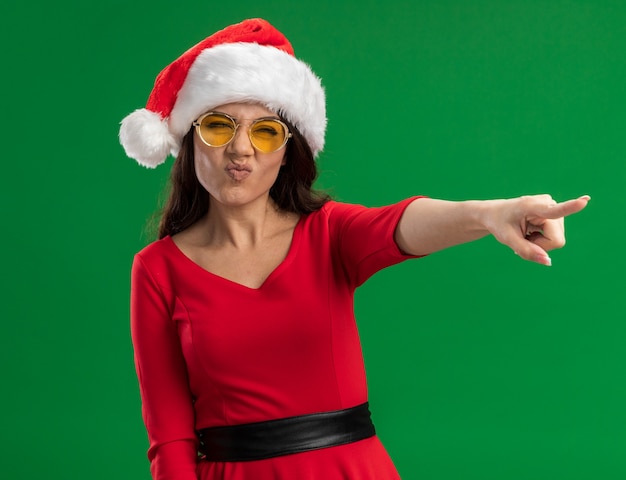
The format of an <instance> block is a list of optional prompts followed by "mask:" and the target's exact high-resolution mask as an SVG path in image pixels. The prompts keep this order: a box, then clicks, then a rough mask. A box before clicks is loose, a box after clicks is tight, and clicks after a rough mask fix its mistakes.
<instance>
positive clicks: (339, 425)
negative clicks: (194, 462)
mask: <svg viewBox="0 0 626 480" xmlns="http://www.w3.org/2000/svg"><path fill="white" fill-rule="evenodd" d="M375 434H376V430H375V429H374V425H373V424H372V420H371V418H370V410H369V405H368V403H367V402H366V403H364V404H362V405H358V406H356V407H352V408H347V409H345V410H336V411H333V412H324V413H313V414H311V415H299V416H296V417H288V418H281V419H278V420H270V421H267V422H258V423H247V424H244V425H232V426H228V427H211V428H204V429H202V430H200V431H199V432H198V436H199V438H200V453H202V454H204V456H205V459H206V460H210V461H214V462H241V461H246V460H261V459H264V458H272V457H278V456H281V455H289V454H291V453H300V452H306V451H309V450H317V449H320V448H326V447H334V446H337V445H345V444H346V443H352V442H357V441H359V440H363V439H365V438H369V437H372V436H374V435H375Z"/></svg>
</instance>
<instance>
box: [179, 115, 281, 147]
mask: <svg viewBox="0 0 626 480" xmlns="http://www.w3.org/2000/svg"><path fill="white" fill-rule="evenodd" d="M209 115H219V116H222V117H225V118H227V119H229V120H230V121H231V122H232V123H233V125H234V126H235V129H234V130H233V136H232V137H230V140H228V142H226V143H224V144H222V145H211V144H210V143H209V142H207V141H206V140H205V138H204V137H203V136H202V132H201V128H202V120H204V119H205V118H206V117H208V116H209ZM268 120H272V121H274V122H278V123H279V124H280V125H282V127H283V129H284V131H285V132H286V134H285V138H284V139H283V143H282V144H281V145H280V146H279V147H278V148H276V149H274V150H271V151H269V152H266V151H264V150H261V149H260V148H259V147H257V146H256V145H255V143H254V138H253V136H252V129H253V127H254V125H255V124H257V123H258V122H264V121H268ZM191 125H192V126H194V127H196V133H197V134H198V136H199V137H200V140H202V143H204V144H205V145H206V146H208V147H213V148H220V147H225V146H226V145H228V144H229V143H230V142H232V141H233V139H234V138H235V135H237V129H238V128H239V126H240V125H241V124H240V123H238V122H237V121H236V120H235V119H234V118H233V117H231V116H230V115H228V114H227V113H223V112H207V113H205V114H204V115H202V116H200V117H198V118H197V119H196V120H194V121H193V123H192V124H191ZM291 137H292V134H291V132H290V131H289V127H287V125H286V124H285V123H284V122H283V121H282V120H280V119H278V118H275V117H262V118H257V119H255V120H254V121H252V123H251V124H250V126H249V127H248V138H249V139H250V143H251V144H252V146H253V147H254V148H255V150H257V151H259V152H261V153H274V152H277V151H278V150H280V149H281V148H283V147H284V146H285V145H287V142H288V141H289V139H290V138H291Z"/></svg>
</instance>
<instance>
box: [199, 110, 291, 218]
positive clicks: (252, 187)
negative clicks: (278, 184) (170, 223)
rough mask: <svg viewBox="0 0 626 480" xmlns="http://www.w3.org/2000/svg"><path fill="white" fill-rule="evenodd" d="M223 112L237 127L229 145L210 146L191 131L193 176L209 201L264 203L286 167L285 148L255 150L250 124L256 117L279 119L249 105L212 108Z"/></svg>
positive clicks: (231, 203) (240, 203) (228, 204)
mask: <svg viewBox="0 0 626 480" xmlns="http://www.w3.org/2000/svg"><path fill="white" fill-rule="evenodd" d="M211 111H213V112H220V113H225V114H227V115H229V116H230V117H232V118H233V119H235V121H236V122H237V123H238V124H239V127H238V128H237V130H236V132H235V136H234V138H233V139H232V141H231V142H230V143H228V144H227V145H224V146H222V147H210V146H208V145H206V144H205V143H204V142H203V141H202V139H201V138H200V137H199V135H198V132H197V131H195V132H194V159H195V170H196V176H197V177H198V181H199V182H200V184H201V185H202V186H203V187H204V188H205V189H206V191H207V192H208V193H209V195H210V196H211V202H219V203H221V204H224V205H225V206H229V207H236V206H244V205H249V204H252V203H255V202H258V201H265V202H267V200H268V198H269V190H270V188H271V187H272V185H274V182H275V181H276V177H277V176H278V172H279V170H280V167H281V166H282V165H284V164H285V148H284V147H283V148H280V149H279V150H277V151H275V152H272V153H263V152H260V151H259V150H257V149H255V148H254V146H253V145H252V143H251V142H250V137H249V136H248V128H249V127H250V124H251V123H252V122H253V121H254V120H256V119H259V118H266V117H273V118H277V119H278V118H279V117H278V115H276V114H275V113H273V112H272V111H271V110H268V109H267V108H265V107H263V106H261V105H257V104H250V103H229V104H226V105H221V106H219V107H216V108H214V109H212V110H211Z"/></svg>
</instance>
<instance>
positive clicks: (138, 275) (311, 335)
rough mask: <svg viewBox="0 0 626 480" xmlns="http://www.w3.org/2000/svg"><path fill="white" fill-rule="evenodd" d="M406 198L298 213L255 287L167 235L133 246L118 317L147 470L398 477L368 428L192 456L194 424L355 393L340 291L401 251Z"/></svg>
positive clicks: (359, 374)
mask: <svg viewBox="0 0 626 480" xmlns="http://www.w3.org/2000/svg"><path fill="white" fill-rule="evenodd" d="M412 200H413V199H408V200H405V201H403V202H401V203H398V204H396V205H392V206H387V207H380V208H365V207H362V206H357V205H346V204H341V203H337V202H329V203H327V204H326V205H325V206H324V207H323V208H322V209H321V210H320V211H318V212H315V213H312V214H310V215H308V216H304V217H302V218H301V219H300V221H299V222H298V224H297V226H296V228H295V230H294V233H293V239H292V244H291V247H290V249H289V252H288V254H287V257H286V258H285V259H284V260H283V262H282V263H281V264H280V265H279V266H278V267H277V268H276V269H275V270H274V271H273V272H272V274H271V275H270V276H269V277H268V278H267V280H266V281H265V282H264V284H263V285H262V286H261V287H260V288H258V289H251V288H248V287H245V286H243V285H240V284H238V283H235V282H232V281H229V280H226V279H224V278H222V277H219V276H217V275H214V274H212V273H209V272H208V271H206V270H204V269H202V268H201V267H200V266H198V265H197V264H195V263H194V262H192V261H191V260H190V259H188V258H187V257H186V256H185V255H184V254H183V253H182V252H181V251H180V250H179V249H178V247H177V246H176V245H175V244H174V242H173V241H172V239H171V238H169V237H166V238H164V239H162V240H159V241H157V242H154V243H153V244H151V245H149V246H147V247H146V248H145V249H144V250H142V251H141V252H140V253H138V254H137V255H136V257H135V261H134V264H133V272H132V293H131V327H132V338H133V344H134V348H135V362H136V368H137V372H138V377H139V382H140V387H141V394H142V401H143V416H144V421H145V424H146V428H147V430H148V436H149V439H150V448H149V450H148V457H149V459H150V460H151V470H152V475H153V478H154V479H156V480H195V479H201V480H218V479H229V480H250V479H254V480H283V479H284V480H293V479H296V478H297V479H298V480H314V479H315V480H319V479H321V478H323V479H324V480H339V479H350V480H359V479H361V480H366V479H367V480H372V479H375V480H391V479H397V478H399V476H398V474H397V472H396V470H395V468H394V467H393V464H392V462H391V460H390V459H389V457H388V455H387V453H386V452H385V450H384V448H383V447H382V445H381V444H380V442H379V440H378V438H377V437H373V438H370V439H366V440H362V441H360V442H356V443H353V444H350V445H345V446H341V447H333V448H327V449H322V450H318V451H313V452H305V453H299V454H294V455H287V456H283V457H277V458H273V459H267V460H259V461H253V462H232V463H218V462H207V461H200V462H198V461H197V458H196V437H195V433H194V432H195V429H200V428H206V427H212V426H222V425H236V424H242V423H250V422H258V421H264V420H271V419H276V418H283V417H289V416H293V415H302V414H308V413H316V412H324V411H331V410H338V409H343V408H349V407H354V406H356V405H359V404H361V403H363V402H365V401H367V387H366V379H365V369H364V365H363V358H362V354H361V346H360V342H359V337H358V332H357V328H356V322H355V318H354V312H353V294H354V290H355V289H356V287H357V286H359V285H360V284H362V283H363V282H364V281H365V280H366V279H367V278H369V277H370V276H371V275H373V274H374V273H375V272H377V271H378V270H380V269H382V268H385V267H387V266H389V265H393V264H395V263H398V262H400V261H402V260H404V259H406V258H409V257H407V256H405V255H403V254H402V253H401V252H400V251H399V249H398V247H397V245H396V243H395V242H394V239H393V236H394V231H395V228H396V225H397V223H398V221H399V219H400V217H401V215H402V213H403V212H404V209H405V208H406V206H407V205H408V204H409V203H410V202H411V201H412ZM373 411H374V418H375V412H376V409H375V406H374V408H373Z"/></svg>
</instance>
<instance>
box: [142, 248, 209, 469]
mask: <svg viewBox="0 0 626 480" xmlns="http://www.w3.org/2000/svg"><path fill="white" fill-rule="evenodd" d="M156 270H157V271H156V273H155V272H151V271H150V270H148V268H147V266H146V265H145V264H144V261H143V260H142V258H141V257H140V256H139V255H137V256H136V257H135V261H134V263H133V269H132V279H131V335H132V340H133V347H134V352H135V367H136V369H137V376H138V379H139V386H140V390H141V399H142V413H143V419H144V423H145V425H146V429H147V431H148V438H149V441H150V447H149V450H148V458H149V460H150V462H151V463H150V470H151V472H152V477H153V479H154V480H196V479H197V477H196V464H197V443H196V442H197V440H196V436H195V432H194V411H193V399H192V396H191V393H190V390H189V383H188V379H187V369H186V365H185V361H184V358H183V354H182V352H181V347H180V342H179V339H178V333H177V328H176V324H175V323H174V322H173V321H172V315H171V313H172V311H173V308H174V303H175V301H176V299H175V296H174V295H173V294H172V293H171V292H168V291H167V289H165V288H164V287H163V285H162V282H161V283H160V282H158V281H157V279H159V280H161V279H162V277H163V276H164V275H162V272H159V271H158V268H157V269H156Z"/></svg>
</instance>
